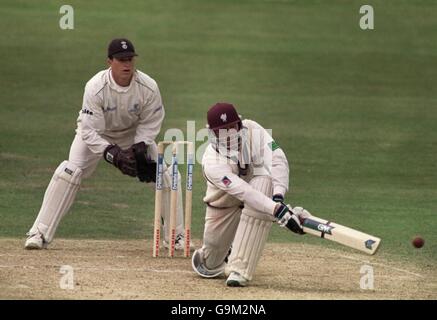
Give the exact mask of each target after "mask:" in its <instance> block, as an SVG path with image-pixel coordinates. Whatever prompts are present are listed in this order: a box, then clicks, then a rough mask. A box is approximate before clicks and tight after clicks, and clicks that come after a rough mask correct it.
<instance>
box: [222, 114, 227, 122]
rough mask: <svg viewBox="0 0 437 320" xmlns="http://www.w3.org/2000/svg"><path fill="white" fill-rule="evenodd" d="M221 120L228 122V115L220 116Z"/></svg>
mask: <svg viewBox="0 0 437 320" xmlns="http://www.w3.org/2000/svg"><path fill="white" fill-rule="evenodd" d="M220 119H221V120H222V121H223V122H227V121H228V116H227V114H226V113H223V114H222V115H221V116H220Z"/></svg>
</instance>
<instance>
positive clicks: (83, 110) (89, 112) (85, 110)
mask: <svg viewBox="0 0 437 320" xmlns="http://www.w3.org/2000/svg"><path fill="white" fill-rule="evenodd" d="M82 113H85V114H89V115H90V116H92V115H93V112H92V111H89V110H88V109H82Z"/></svg>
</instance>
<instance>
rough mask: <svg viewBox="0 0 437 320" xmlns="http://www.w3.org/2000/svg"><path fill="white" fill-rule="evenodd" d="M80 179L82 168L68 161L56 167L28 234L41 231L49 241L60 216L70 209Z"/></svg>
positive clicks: (46, 240) (48, 241)
mask: <svg viewBox="0 0 437 320" xmlns="http://www.w3.org/2000/svg"><path fill="white" fill-rule="evenodd" d="M81 180H82V170H81V169H80V168H79V167H77V166H76V165H74V164H72V163H69V162H68V161H64V162H62V163H61V164H60V165H59V166H58V168H57V169H56V171H55V173H54V174H53V177H52V179H51V181H50V183H49V186H48V187H47V190H46V192H45V194H44V200H43V203H42V206H41V209H40V211H39V213H38V217H37V218H36V221H35V223H34V225H33V227H32V228H31V229H30V231H29V235H32V234H35V233H36V232H37V231H39V232H41V233H42V234H43V236H44V240H45V242H47V243H50V242H51V241H52V240H53V236H54V235H55V232H56V229H57V227H58V224H59V222H60V221H61V219H62V217H63V216H64V215H65V214H66V213H67V212H68V210H69V209H70V207H71V205H72V203H73V201H74V198H75V197H76V193H77V191H78V190H79V185H80V182H81Z"/></svg>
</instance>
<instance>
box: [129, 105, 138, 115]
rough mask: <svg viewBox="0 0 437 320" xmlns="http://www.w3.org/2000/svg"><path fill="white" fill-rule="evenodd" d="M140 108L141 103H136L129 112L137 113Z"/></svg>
mask: <svg viewBox="0 0 437 320" xmlns="http://www.w3.org/2000/svg"><path fill="white" fill-rule="evenodd" d="M139 110H140V105H139V104H138V103H135V104H134V105H133V106H132V107H130V108H129V109H128V111H129V112H133V113H137V112H138V111H139Z"/></svg>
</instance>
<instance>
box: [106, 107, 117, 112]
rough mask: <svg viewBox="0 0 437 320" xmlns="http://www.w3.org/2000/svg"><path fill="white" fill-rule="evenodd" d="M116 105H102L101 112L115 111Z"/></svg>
mask: <svg viewBox="0 0 437 320" xmlns="http://www.w3.org/2000/svg"><path fill="white" fill-rule="evenodd" d="M115 110H117V107H106V108H105V107H103V112H109V111H115Z"/></svg>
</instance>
